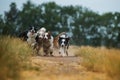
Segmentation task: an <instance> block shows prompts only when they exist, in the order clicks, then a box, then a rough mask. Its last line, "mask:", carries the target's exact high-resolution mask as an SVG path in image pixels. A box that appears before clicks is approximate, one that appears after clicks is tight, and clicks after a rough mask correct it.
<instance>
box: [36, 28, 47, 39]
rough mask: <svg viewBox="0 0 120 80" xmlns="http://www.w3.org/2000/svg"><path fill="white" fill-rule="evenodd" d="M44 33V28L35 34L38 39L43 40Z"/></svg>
mask: <svg viewBox="0 0 120 80" xmlns="http://www.w3.org/2000/svg"><path fill="white" fill-rule="evenodd" d="M45 32H46V29H45V28H44V27H42V28H40V29H39V30H38V31H37V34H38V37H39V38H41V39H43V38H44V35H45Z"/></svg>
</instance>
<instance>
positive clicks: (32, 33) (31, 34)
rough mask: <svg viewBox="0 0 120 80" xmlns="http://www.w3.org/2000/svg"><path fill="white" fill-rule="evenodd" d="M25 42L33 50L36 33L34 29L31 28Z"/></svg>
mask: <svg viewBox="0 0 120 80" xmlns="http://www.w3.org/2000/svg"><path fill="white" fill-rule="evenodd" d="M27 37H28V38H27V42H28V44H29V45H30V46H32V47H34V48H35V45H36V43H37V42H36V37H37V33H36V30H35V28H34V27H32V28H31V29H30V30H29V31H28V33H27Z"/></svg>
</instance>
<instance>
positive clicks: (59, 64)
mask: <svg viewBox="0 0 120 80" xmlns="http://www.w3.org/2000/svg"><path fill="white" fill-rule="evenodd" d="M76 50H77V48H76V47H74V46H72V47H70V50H69V56H66V57H61V56H60V55H59V54H58V53H57V50H56V51H55V52H54V55H55V56H54V57H43V56H35V57H32V59H31V63H32V65H33V66H34V67H35V69H33V70H30V71H24V72H23V73H22V75H23V79H22V80H110V79H108V78H107V77H106V74H104V73H97V72H92V71H87V69H86V68H85V67H83V66H81V60H82V59H81V57H75V55H74V53H75V52H76Z"/></svg>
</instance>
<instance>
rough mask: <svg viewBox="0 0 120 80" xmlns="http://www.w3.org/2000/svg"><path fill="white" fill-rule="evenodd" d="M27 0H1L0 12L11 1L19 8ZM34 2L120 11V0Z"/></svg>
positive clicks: (45, 0) (6, 9)
mask: <svg viewBox="0 0 120 80" xmlns="http://www.w3.org/2000/svg"><path fill="white" fill-rule="evenodd" d="M26 1H27V0H0V14H3V13H4V11H8V9H9V5H10V3H11V2H16V4H17V8H18V9H22V4H23V3H25V2H26ZM31 1H32V2H33V3H34V4H36V5H38V4H42V3H45V2H51V1H54V2H56V4H58V5H60V6H67V5H73V6H75V5H80V6H81V5H82V6H83V7H86V8H89V9H91V10H93V11H94V12H98V13H99V14H103V13H106V12H120V0H31Z"/></svg>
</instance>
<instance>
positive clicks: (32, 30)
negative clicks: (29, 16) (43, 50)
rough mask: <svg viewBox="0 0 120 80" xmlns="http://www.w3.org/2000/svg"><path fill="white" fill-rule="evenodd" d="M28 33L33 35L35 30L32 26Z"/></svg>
mask: <svg viewBox="0 0 120 80" xmlns="http://www.w3.org/2000/svg"><path fill="white" fill-rule="evenodd" d="M28 32H31V33H32V34H34V33H35V32H36V29H35V27H34V26H32V27H30V28H29V30H28Z"/></svg>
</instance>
